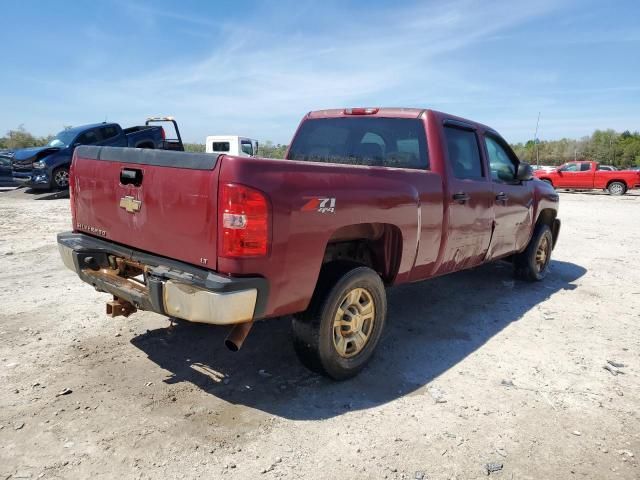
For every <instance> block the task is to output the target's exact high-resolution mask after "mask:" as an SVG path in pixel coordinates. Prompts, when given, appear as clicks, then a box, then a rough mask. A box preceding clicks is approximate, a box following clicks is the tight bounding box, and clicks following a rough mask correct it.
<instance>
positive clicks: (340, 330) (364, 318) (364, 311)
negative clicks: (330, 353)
mask: <svg viewBox="0 0 640 480" xmlns="http://www.w3.org/2000/svg"><path fill="white" fill-rule="evenodd" d="M375 318H376V308H375V305H374V303H373V297H372V296H371V294H370V293H369V292H368V291H367V290H365V289H364V288H354V289H353V290H351V291H349V292H348V293H347V294H346V295H345V296H344V297H343V298H342V301H341V302H340V304H339V305H338V310H337V311H336V314H335V317H334V319H333V346H334V348H335V349H336V352H337V353H338V355H340V356H341V357H343V358H349V357H353V356H355V355H357V354H359V353H360V352H362V350H363V349H364V348H365V347H366V345H367V343H368V342H369V338H371V334H372V333H373V327H374V324H375Z"/></svg>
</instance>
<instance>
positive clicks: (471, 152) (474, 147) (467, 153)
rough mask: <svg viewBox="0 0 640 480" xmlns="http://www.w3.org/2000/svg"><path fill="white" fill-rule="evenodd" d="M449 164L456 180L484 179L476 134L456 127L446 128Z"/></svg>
mask: <svg viewBox="0 0 640 480" xmlns="http://www.w3.org/2000/svg"><path fill="white" fill-rule="evenodd" d="M444 134H445V138H446V140H447V151H448V153H449V164H450V165H451V168H452V169H453V174H454V175H455V177H456V178H461V179H464V178H468V179H478V178H482V177H483V176H484V175H483V172H482V170H483V169H482V160H481V159H480V150H479V149H478V139H477V138H476V134H475V132H473V131H471V130H463V129H461V128H456V127H446V126H445V128H444Z"/></svg>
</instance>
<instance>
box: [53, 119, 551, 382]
mask: <svg viewBox="0 0 640 480" xmlns="http://www.w3.org/2000/svg"><path fill="white" fill-rule="evenodd" d="M70 191H71V207H72V216H73V232H69V233H61V234H59V235H58V244H59V248H60V254H61V256H62V259H63V261H64V263H65V265H66V266H67V267H69V268H70V269H72V270H73V271H75V272H76V273H77V274H78V275H79V276H80V278H81V279H82V280H83V281H85V282H87V283H89V284H91V285H93V286H94V287H95V288H97V289H98V290H100V291H104V292H107V293H109V294H111V295H113V300H111V301H110V302H109V303H108V304H107V311H108V313H110V314H111V315H130V314H131V313H133V312H135V310H136V309H143V310H150V311H154V312H157V313H159V314H162V315H166V316H170V317H177V318H182V319H185V320H189V321H194V322H204V323H210V324H215V325H232V326H234V328H233V329H232V331H231V334H230V336H229V337H228V339H227V345H228V346H229V347H231V348H233V349H238V348H240V346H241V345H242V342H243V341H244V338H245V337H246V336H247V334H248V333H249V330H250V328H251V325H252V322H254V321H255V320H261V319H267V318H270V317H277V316H282V315H288V314H292V315H293V324H292V330H293V334H294V335H293V336H294V344H295V349H296V352H297V353H298V355H299V357H300V359H301V360H302V361H303V363H304V364H305V365H307V366H308V367H310V368H312V369H314V370H316V371H320V372H322V373H324V374H327V375H329V376H331V377H333V378H336V379H343V378H348V377H350V376H353V375H355V374H357V373H358V372H359V371H360V370H361V369H362V368H363V367H364V366H365V364H366V363H367V362H368V360H369V359H370V358H371V356H372V354H373V351H374V350H375V347H376V345H377V343H378V341H379V339H380V335H381V332H382V329H383V327H384V323H385V317H386V295H385V287H386V286H390V285H397V284H401V283H406V282H415V281H419V280H424V279H428V278H432V277H435V276H439V275H443V274H447V273H451V272H455V271H459V270H462V269H466V268H471V267H475V266H477V265H480V264H483V263H486V262H490V261H494V260H498V259H509V260H511V261H512V263H513V265H514V270H515V272H516V274H517V275H518V276H520V277H521V278H524V279H527V280H541V279H543V278H544V276H545V275H546V273H547V271H548V266H549V261H550V256H551V252H552V249H553V247H554V245H555V243H556V241H557V238H558V234H559V229H560V221H559V219H558V216H557V214H558V195H557V194H556V193H555V192H554V190H553V188H552V187H551V186H549V185H547V184H546V183H544V182H541V181H538V180H533V179H532V172H531V169H530V167H529V166H528V165H526V164H524V163H521V162H520V161H519V160H518V158H517V157H516V156H515V155H514V153H513V152H512V151H511V149H510V148H509V146H508V144H507V143H506V142H505V141H504V140H503V139H502V137H500V135H499V134H498V133H497V132H495V131H494V130H493V129H491V128H489V127H486V126H484V125H481V124H479V123H476V122H472V121H469V120H465V119H462V118H458V117H454V116H452V115H447V114H445V113H441V112H436V111H432V110H421V109H377V108H366V109H365V108H363V109H345V110H323V111H317V112H311V113H309V114H308V115H306V116H305V118H304V119H303V121H302V122H301V124H300V126H299V128H298V131H297V133H296V135H295V136H294V139H293V141H292V142H291V145H290V148H289V151H288V152H287V155H286V159H285V160H272V159H262V158H251V157H234V156H229V155H212V154H194V153H184V152H171V151H160V150H146V151H145V150H136V149H128V148H111V147H85V146H83V147H79V148H78V149H76V152H75V155H74V160H73V164H72V169H71V185H70Z"/></svg>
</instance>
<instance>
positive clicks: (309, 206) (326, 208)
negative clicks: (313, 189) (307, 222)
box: [302, 197, 336, 213]
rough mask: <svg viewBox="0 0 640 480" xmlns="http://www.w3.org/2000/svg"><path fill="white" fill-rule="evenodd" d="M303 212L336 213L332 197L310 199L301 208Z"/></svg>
mask: <svg viewBox="0 0 640 480" xmlns="http://www.w3.org/2000/svg"><path fill="white" fill-rule="evenodd" d="M302 211H303V212H314V211H315V212H320V213H336V199H335V198H334V197H324V198H312V199H311V200H309V201H308V202H307V203H305V204H304V206H303V207H302Z"/></svg>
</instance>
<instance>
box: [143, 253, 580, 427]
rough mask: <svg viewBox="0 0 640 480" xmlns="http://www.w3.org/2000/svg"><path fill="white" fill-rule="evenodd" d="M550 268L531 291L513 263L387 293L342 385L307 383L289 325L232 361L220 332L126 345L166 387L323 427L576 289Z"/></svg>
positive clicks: (264, 325)
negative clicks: (371, 347)
mask: <svg viewBox="0 0 640 480" xmlns="http://www.w3.org/2000/svg"><path fill="white" fill-rule="evenodd" d="M551 268H552V270H551V273H550V274H549V276H548V277H547V279H546V280H545V281H544V282H540V283H535V284H531V283H526V282H521V281H515V282H514V281H513V280H512V275H511V272H512V269H511V266H510V265H509V264H506V263H494V264H489V265H485V266H482V267H479V268H477V269H473V270H470V271H465V272H460V273H456V274H453V275H449V276H446V277H441V278H437V279H434V280H430V281H427V282H422V283H417V284H410V285H404V286H399V287H395V288H393V289H390V290H389V291H388V295H389V316H388V323H387V327H386V332H385V333H384V336H383V338H382V341H381V344H380V345H379V347H378V352H377V355H376V356H375V358H374V359H373V361H372V362H371V363H370V365H369V367H368V368H367V369H365V370H364V371H363V372H362V373H361V374H360V375H359V376H358V377H356V378H354V379H352V380H348V381H346V382H333V381H331V380H329V379H326V378H324V377H322V376H320V375H316V374H313V373H311V372H309V371H308V370H306V369H305V368H304V367H303V366H302V365H301V364H300V363H299V362H298V360H297V358H296V355H295V352H294V350H293V347H292V342H291V338H290V336H291V333H290V319H288V318H281V319H274V320H270V321H267V322H259V323H257V324H256V325H255V326H254V329H253V331H252V332H251V334H250V335H249V337H248V338H247V340H246V342H245V346H244V347H243V349H242V350H241V351H240V352H238V353H231V352H229V351H227V350H226V348H225V347H224V345H223V340H224V338H225V336H226V333H227V331H226V330H225V329H221V328H212V327H210V326H206V325H197V324H189V323H180V324H178V325H176V326H173V327H171V328H160V329H156V330H153V331H148V332H147V333H145V334H142V335H139V336H137V337H135V338H133V339H132V340H131V342H132V344H133V345H134V346H136V347H137V348H139V349H140V350H141V351H143V352H144V353H145V354H146V355H147V356H148V358H149V359H150V360H151V361H153V362H155V363H156V364H157V365H159V366H160V367H161V368H163V369H165V370H168V371H169V372H171V374H172V376H171V378H169V379H168V380H166V382H167V383H179V382H190V383H192V384H194V385H196V386H198V387H199V388H200V389H202V390H203V391H205V392H207V393H209V394H211V395H214V396H216V397H218V398H220V399H222V400H225V401H228V402H231V403H234V404H241V405H246V406H248V407H251V408H255V409H259V410H262V411H264V412H267V413H270V414H275V415H279V416H281V417H285V418H289V419H298V420H303V419H322V418H329V417H334V416H337V415H341V414H343V413H345V412H348V411H350V410H358V409H366V408H371V407H374V406H377V405H381V404H384V403H387V402H389V401H392V400H394V399H396V398H399V397H401V396H404V395H407V394H409V393H411V392H414V391H415V390H417V389H419V388H421V387H423V386H424V385H426V384H428V383H429V382H430V381H431V380H433V379H434V378H436V377H437V376H438V375H440V374H441V373H443V372H444V371H446V370H448V369H449V368H451V367H453V366H455V365H456V364H457V363H458V362H460V361H461V360H463V359H464V358H465V357H466V356H468V355H469V354H471V353H473V352H474V351H476V350H477V349H479V348H481V347H482V346H483V345H484V344H485V343H486V342H487V341H488V340H489V339H491V337H493V336H494V335H496V334H497V333H499V332H500V331H501V330H503V329H504V328H505V327H506V326H508V325H509V324H510V323H511V322H515V321H518V320H519V319H520V318H521V317H522V315H523V314H525V313H526V312H527V311H529V310H531V309H532V308H534V307H536V306H537V305H538V304H539V303H540V302H542V301H544V300H545V299H547V298H549V297H550V296H551V295H553V294H554V293H556V292H558V291H560V290H572V289H574V288H576V286H575V285H574V284H573V283H572V282H574V281H575V280H576V279H578V278H580V277H581V276H583V275H584V274H585V273H586V270H585V269H584V268H582V267H580V266H578V265H575V264H572V263H568V262H559V261H554V262H553V263H552V266H551ZM541 315H542V314H541ZM534 348H535V347H534Z"/></svg>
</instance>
